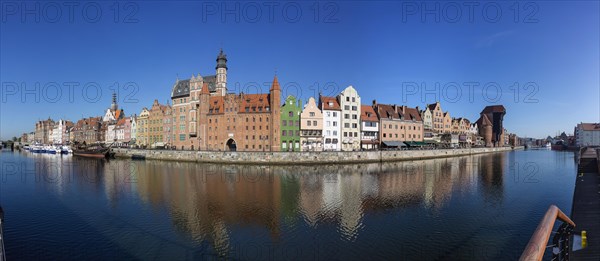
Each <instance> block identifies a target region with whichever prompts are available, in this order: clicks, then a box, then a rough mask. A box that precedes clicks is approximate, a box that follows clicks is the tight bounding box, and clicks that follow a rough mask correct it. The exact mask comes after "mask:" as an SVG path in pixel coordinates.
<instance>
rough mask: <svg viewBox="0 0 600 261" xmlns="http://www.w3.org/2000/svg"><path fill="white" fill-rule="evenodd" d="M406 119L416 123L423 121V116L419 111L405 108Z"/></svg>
mask: <svg viewBox="0 0 600 261" xmlns="http://www.w3.org/2000/svg"><path fill="white" fill-rule="evenodd" d="M404 119H405V120H414V121H422V119H421V114H419V110H417V109H416V108H411V107H406V106H405V107H404Z"/></svg>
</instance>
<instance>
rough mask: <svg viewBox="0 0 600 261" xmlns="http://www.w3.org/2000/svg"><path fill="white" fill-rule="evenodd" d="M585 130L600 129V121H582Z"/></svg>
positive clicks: (582, 127) (581, 124)
mask: <svg viewBox="0 0 600 261" xmlns="http://www.w3.org/2000/svg"><path fill="white" fill-rule="evenodd" d="M579 125H580V126H581V129H583V130H584V131H600V123H580V124H579Z"/></svg>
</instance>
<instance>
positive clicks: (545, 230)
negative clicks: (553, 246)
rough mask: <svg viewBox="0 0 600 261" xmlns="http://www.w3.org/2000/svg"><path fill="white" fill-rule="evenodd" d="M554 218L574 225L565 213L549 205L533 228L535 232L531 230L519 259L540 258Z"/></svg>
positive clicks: (550, 232) (542, 255)
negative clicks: (529, 237) (531, 233)
mask: <svg viewBox="0 0 600 261" xmlns="http://www.w3.org/2000/svg"><path fill="white" fill-rule="evenodd" d="M556 219H560V220H561V221H563V222H566V223H568V224H569V225H571V226H573V227H575V223H573V221H572V220H571V219H570V218H569V217H567V215H565V213H563V212H562V211H560V209H559V208H558V207H557V206H555V205H551V206H550V207H549V208H548V211H546V214H545V215H544V218H543V219H542V221H541V222H540V224H539V225H538V226H537V228H536V229H535V232H533V235H532V236H531V239H530V240H529V243H528V244H527V246H526V247H525V250H524V251H523V254H522V255H521V258H520V259H519V260H523V261H524V260H527V261H529V260H542V258H543V257H544V251H545V250H546V245H547V244H548V240H549V239H550V234H552V228H553V227H554V222H555V221H556Z"/></svg>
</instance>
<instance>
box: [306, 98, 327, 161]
mask: <svg viewBox="0 0 600 261" xmlns="http://www.w3.org/2000/svg"><path fill="white" fill-rule="evenodd" d="M300 146H301V150H302V151H322V150H323V113H322V112H321V110H319V107H318V106H317V103H316V101H315V98H313V97H310V98H309V99H308V102H307V103H306V105H304V109H303V110H302V113H301V114H300Z"/></svg>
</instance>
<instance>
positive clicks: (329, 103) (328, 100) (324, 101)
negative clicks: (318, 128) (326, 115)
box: [319, 96, 342, 111]
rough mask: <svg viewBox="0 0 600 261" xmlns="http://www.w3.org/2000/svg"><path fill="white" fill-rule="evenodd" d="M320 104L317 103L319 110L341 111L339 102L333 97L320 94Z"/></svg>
mask: <svg viewBox="0 0 600 261" xmlns="http://www.w3.org/2000/svg"><path fill="white" fill-rule="evenodd" d="M320 98H321V99H320V100H321V104H319V109H321V110H330V111H341V110H342V109H341V108H340V104H339V103H338V101H337V99H336V98H335V97H329V96H321V97H320Z"/></svg>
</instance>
